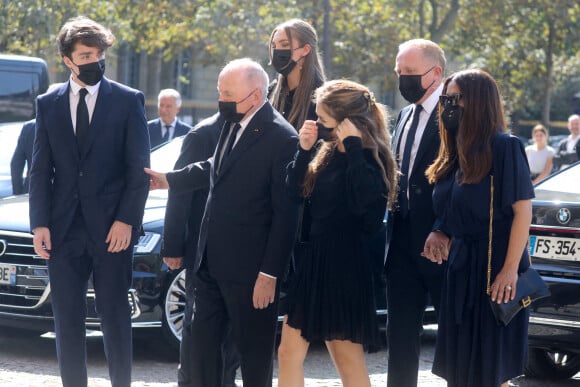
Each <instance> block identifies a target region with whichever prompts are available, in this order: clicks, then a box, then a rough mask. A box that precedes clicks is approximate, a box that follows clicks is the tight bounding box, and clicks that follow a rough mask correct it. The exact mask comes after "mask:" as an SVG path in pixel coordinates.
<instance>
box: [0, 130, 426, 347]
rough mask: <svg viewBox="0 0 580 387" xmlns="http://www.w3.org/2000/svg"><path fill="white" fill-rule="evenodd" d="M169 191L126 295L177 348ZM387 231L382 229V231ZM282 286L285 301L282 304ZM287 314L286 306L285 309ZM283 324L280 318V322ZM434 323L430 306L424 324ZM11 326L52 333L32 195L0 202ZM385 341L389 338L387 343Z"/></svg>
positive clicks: (0, 257) (179, 301) (179, 306)
mask: <svg viewBox="0 0 580 387" xmlns="http://www.w3.org/2000/svg"><path fill="white" fill-rule="evenodd" d="M181 143H182V138H176V139H174V140H173V141H171V142H169V143H166V144H164V145H162V146H160V147H158V148H156V149H155V150H154V151H153V152H152V153H151V165H152V167H153V169H155V170H158V171H169V170H171V169H172V167H173V164H174V162H175V160H176V158H177V156H178V155H179V151H180V147H181ZM166 202H167V192H166V191H152V192H151V193H150V194H149V198H148V200H147V204H146V207H145V216H144V219H143V228H144V230H145V235H144V236H142V237H141V238H140V240H139V242H138V244H137V246H135V249H134V259H133V288H132V289H131V291H130V292H129V294H128V295H127V297H128V298H129V301H130V303H131V306H132V323H133V327H134V328H161V331H162V334H163V337H164V338H165V339H166V340H167V341H168V342H169V344H170V345H171V346H173V347H175V348H177V347H178V345H179V340H180V339H181V328H182V323H183V317H184V307H185V271H179V270H177V271H170V270H168V268H167V266H166V265H165V264H164V263H163V260H162V257H161V256H160V255H159V253H160V247H161V236H162V234H163V221H164V216H165V205H166ZM383 231H384V230H383ZM385 235H386V233H385V232H380V233H377V234H376V235H375V236H374V237H373V238H372V239H369V241H368V243H369V245H371V251H373V253H372V254H373V256H374V257H375V258H376V259H375V262H374V265H375V269H374V271H375V273H376V277H375V279H374V282H375V297H376V304H377V319H378V323H379V327H380V328H381V329H382V330H383V331H384V330H385V328H386V315H387V308H386V291H385V288H386V283H385V279H384V275H382V266H383V254H384V242H385V240H384V238H385ZM284 286H285V284H284V283H283V284H282V292H281V294H282V297H281V303H283V302H284V297H283V296H284ZM281 309H282V310H283V306H282V308H281ZM278 320H279V321H282V316H280V317H279V318H278ZM433 323H435V314H434V309H433V307H432V306H429V307H428V308H427V310H426V314H425V324H433ZM2 326H12V327H16V328H28V329H33V330H36V331H52V330H53V329H54V328H53V320H52V309H51V306H50V284H49V281H48V268H47V265H46V261H45V260H43V259H41V258H40V257H38V256H37V255H35V253H34V248H33V246H32V235H31V234H30V232H29V222H28V195H21V196H16V197H7V198H4V199H0V327H2ZM86 326H87V329H90V330H98V329H99V327H100V325H99V319H98V317H97V315H96V313H95V308H94V291H93V290H92V289H91V287H89V290H88V294H87V321H86ZM385 340H386V339H385Z"/></svg>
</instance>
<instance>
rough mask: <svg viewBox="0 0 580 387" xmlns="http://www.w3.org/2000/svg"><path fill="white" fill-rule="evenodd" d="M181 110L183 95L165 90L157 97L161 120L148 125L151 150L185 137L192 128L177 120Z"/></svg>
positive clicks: (171, 90) (175, 91) (150, 122)
mask: <svg viewBox="0 0 580 387" xmlns="http://www.w3.org/2000/svg"><path fill="white" fill-rule="evenodd" d="M180 108H181V94H179V92H178V91H177V90H174V89H163V90H161V91H160V92H159V96H158V97H157V109H158V111H159V118H157V119H154V120H151V121H149V122H148V123H147V128H148V129H149V142H150V143H151V148H154V147H156V146H157V145H160V144H163V143H165V142H168V141H171V140H173V139H174V138H175V137H180V136H185V135H186V134H187V132H189V131H190V130H191V126H189V125H187V124H186V123H185V122H182V121H180V120H179V119H178V118H177V113H179V109H180Z"/></svg>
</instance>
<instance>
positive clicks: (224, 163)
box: [148, 59, 298, 387]
mask: <svg viewBox="0 0 580 387" xmlns="http://www.w3.org/2000/svg"><path fill="white" fill-rule="evenodd" d="M267 89H268V75H267V74H266V72H265V71H264V69H263V68H262V67H261V66H260V65H259V64H258V63H256V62H254V61H252V60H250V59H238V60H234V61H232V62H230V63H229V64H228V65H226V66H225V67H224V69H223V70H222V71H221V73H220V76H219V78H218V92H219V110H220V115H221V116H223V118H224V119H225V120H226V124H225V125H224V127H223V129H222V134H221V136H220V140H219V142H218V145H217V148H216V152H215V153H214V156H213V158H211V159H209V160H208V161H206V162H201V163H196V164H191V165H189V166H188V167H186V168H184V169H182V170H180V171H174V172H170V173H168V174H167V175H164V174H160V173H156V172H153V171H149V170H148V173H150V175H151V180H152V181H151V187H152V189H156V188H167V187H170V189H171V190H175V191H180V190H192V189H199V188H203V187H206V186H207V184H208V182H209V187H210V191H209V196H208V200H207V203H206V207H205V213H204V216H203V220H202V224H201V230H200V239H199V245H198V253H197V257H196V261H195V265H194V270H195V272H196V278H195V281H196V285H195V293H194V294H195V315H194V319H193V326H192V336H193V343H194V345H195V348H196V349H197V350H196V351H195V354H194V359H193V364H194V369H193V385H195V386H199V387H215V386H219V385H221V377H222V373H223V372H222V369H223V364H222V360H221V355H222V354H221V344H222V343H223V341H224V338H225V335H226V332H227V324H228V322H229V323H231V327H232V331H233V337H234V341H235V343H236V346H237V348H238V350H239V353H240V359H241V368H242V378H243V382H244V385H247V386H253V387H265V386H271V385H272V367H273V365H272V358H273V354H274V342H275V331H276V323H277V314H278V313H277V312H278V311H277V309H278V308H277V305H278V296H279V286H278V285H279V282H278V280H279V279H280V278H281V276H283V274H284V272H285V269H286V267H287V265H288V261H289V258H290V251H291V249H292V246H293V243H294V238H295V234H296V226H297V220H298V219H297V218H298V208H297V206H296V204H294V203H293V202H292V201H291V200H290V196H289V195H288V194H287V193H286V188H285V175H286V172H285V171H286V165H287V164H288V163H289V162H290V161H291V159H292V156H293V154H294V153H295V151H296V146H297V142H298V141H297V140H298V139H297V136H296V130H294V128H293V127H292V126H291V125H290V124H289V123H288V122H287V121H286V120H285V119H284V118H283V117H282V116H281V115H280V114H279V113H278V112H277V111H275V110H274V109H273V108H272V106H271V105H270V103H269V102H268V101H267V99H266V94H267Z"/></svg>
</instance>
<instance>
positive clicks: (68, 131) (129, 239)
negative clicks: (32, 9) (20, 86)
mask: <svg viewBox="0 0 580 387" xmlns="http://www.w3.org/2000/svg"><path fill="white" fill-rule="evenodd" d="M57 41H58V46H59V51H60V54H61V56H62V58H63V62H64V64H65V65H66V66H67V67H68V68H69V69H70V71H71V76H70V80H69V81H68V82H66V83H64V84H63V85H62V86H60V87H58V88H56V89H55V90H54V91H52V92H49V93H47V94H44V95H42V96H40V97H38V100H37V117H36V134H35V140H34V150H33V158H32V168H31V172H30V227H31V229H32V232H33V234H34V238H33V243H34V250H35V252H36V254H38V255H39V256H40V257H41V258H44V259H47V260H48V270H49V278H50V289H51V300H52V301H51V305H52V309H53V314H54V325H55V332H56V347H57V356H58V363H59V368H60V373H61V378H62V382H63V386H65V387H69V386H70V387H82V386H86V385H87V366H86V343H85V317H86V292H87V287H88V281H89V278H90V277H91V275H92V284H93V287H94V290H95V295H96V297H95V301H96V309H97V313H98V315H99V318H100V321H101V328H102V331H103V338H104V346H105V354H106V356H107V362H108V365H109V376H110V378H111V383H112V386H113V387H129V386H130V384H131V363H132V343H131V308H130V305H129V302H128V297H127V294H128V291H129V289H130V287H131V280H132V266H133V265H132V255H133V245H134V244H135V243H136V242H137V240H138V238H139V235H140V232H141V222H142V218H143V212H144V207H145V200H146V199H147V193H148V178H147V175H146V174H145V173H144V172H143V168H145V167H148V166H149V153H150V152H149V149H150V147H149V136H148V134H147V121H146V119H145V108H144V102H145V98H144V96H143V94H142V93H141V92H140V91H138V90H134V89H130V88H128V87H126V86H124V85H121V84H119V83H116V82H113V81H110V80H108V79H106V78H104V77H103V73H104V70H105V51H106V49H107V48H109V47H110V46H111V45H112V44H113V41H114V36H113V35H112V33H111V32H110V31H109V30H108V29H106V28H105V27H103V26H102V25H100V24H98V23H96V22H94V21H93V20H91V19H88V18H86V17H77V18H73V19H70V20H68V21H67V22H66V23H65V24H64V26H63V27H62V29H61V30H60V32H59V35H58V38H57Z"/></svg>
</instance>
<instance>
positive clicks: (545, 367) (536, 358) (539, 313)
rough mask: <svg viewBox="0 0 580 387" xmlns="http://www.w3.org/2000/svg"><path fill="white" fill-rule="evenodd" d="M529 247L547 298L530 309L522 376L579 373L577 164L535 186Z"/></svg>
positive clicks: (557, 376) (579, 209)
mask: <svg viewBox="0 0 580 387" xmlns="http://www.w3.org/2000/svg"><path fill="white" fill-rule="evenodd" d="M535 191H536V198H535V199H534V200H533V215H532V226H531V228H530V240H529V242H530V243H529V248H530V255H531V256H532V262H533V265H534V267H535V268H536V269H537V270H538V272H539V273H540V274H541V275H542V277H543V278H544V280H545V281H546V283H547V284H548V286H549V288H550V292H551V295H550V297H548V298H544V299H541V300H539V301H537V302H536V303H535V304H532V306H531V308H532V309H531V317H530V327H529V347H530V354H529V364H528V367H527V369H526V374H527V375H529V376H535V377H539V378H544V379H554V380H555V379H567V378H570V377H572V376H573V375H575V374H576V373H578V372H580V162H578V163H576V164H574V165H572V166H570V167H569V168H567V169H565V170H563V171H560V172H559V173H556V174H554V175H552V176H550V177H548V178H547V179H546V180H544V181H542V182H540V183H539V184H537V185H536V186H535Z"/></svg>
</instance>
